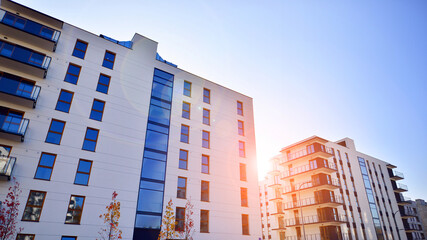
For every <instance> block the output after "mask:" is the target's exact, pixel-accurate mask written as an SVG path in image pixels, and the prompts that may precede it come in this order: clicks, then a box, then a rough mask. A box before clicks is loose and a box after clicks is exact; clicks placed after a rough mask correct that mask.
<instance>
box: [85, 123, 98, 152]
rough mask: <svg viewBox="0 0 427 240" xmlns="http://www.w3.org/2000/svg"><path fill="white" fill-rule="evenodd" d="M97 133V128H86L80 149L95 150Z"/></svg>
mask: <svg viewBox="0 0 427 240" xmlns="http://www.w3.org/2000/svg"><path fill="white" fill-rule="evenodd" d="M98 134H99V130H98V129H94V128H87V129H86V135H85V139H84V141H83V147H82V149H83V150H87V151H92V152H95V148H96V142H97V141H98Z"/></svg>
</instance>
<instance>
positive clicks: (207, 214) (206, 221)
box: [200, 209, 209, 233]
mask: <svg viewBox="0 0 427 240" xmlns="http://www.w3.org/2000/svg"><path fill="white" fill-rule="evenodd" d="M203 213H205V214H206V220H203V217H202V216H203V215H204V214H203ZM202 223H206V225H205V226H206V227H207V229H202V226H203V225H202ZM200 232H201V233H209V210H205V209H200Z"/></svg>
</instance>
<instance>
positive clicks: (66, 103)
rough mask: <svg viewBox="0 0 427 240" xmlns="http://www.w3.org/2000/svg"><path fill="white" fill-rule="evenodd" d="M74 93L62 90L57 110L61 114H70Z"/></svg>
mask: <svg viewBox="0 0 427 240" xmlns="http://www.w3.org/2000/svg"><path fill="white" fill-rule="evenodd" d="M73 95H74V93H73V92H69V91H66V90H61V92H60V93H59V98H58V102H57V103H56V107H55V110H58V111H61V112H66V113H68V112H70V107H71V101H72V100H73Z"/></svg>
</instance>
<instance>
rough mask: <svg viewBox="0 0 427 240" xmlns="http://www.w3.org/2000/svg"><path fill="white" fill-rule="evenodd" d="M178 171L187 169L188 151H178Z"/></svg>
mask: <svg viewBox="0 0 427 240" xmlns="http://www.w3.org/2000/svg"><path fill="white" fill-rule="evenodd" d="M178 167H179V169H185V170H187V167H188V151H187V150H182V149H181V150H179V166H178Z"/></svg>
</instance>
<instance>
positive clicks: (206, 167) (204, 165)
mask: <svg viewBox="0 0 427 240" xmlns="http://www.w3.org/2000/svg"><path fill="white" fill-rule="evenodd" d="M202 173H207V174H209V156H208V155H202Z"/></svg>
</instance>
